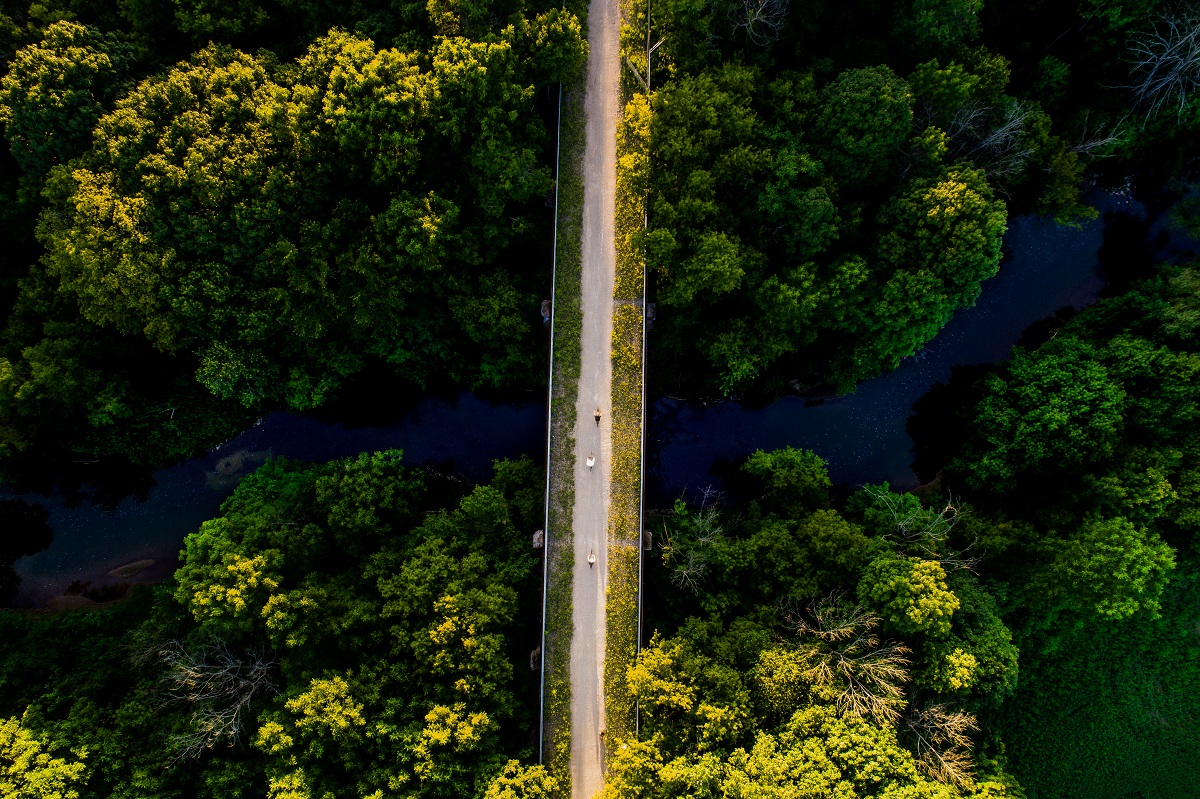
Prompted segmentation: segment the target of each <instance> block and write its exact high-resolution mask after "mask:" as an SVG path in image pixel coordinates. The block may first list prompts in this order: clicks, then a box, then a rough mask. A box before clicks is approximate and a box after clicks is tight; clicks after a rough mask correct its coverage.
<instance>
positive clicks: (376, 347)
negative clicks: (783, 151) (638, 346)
mask: <svg viewBox="0 0 1200 799" xmlns="http://www.w3.org/2000/svg"><path fill="white" fill-rule="evenodd" d="M377 5H378V7H373V6H372V5H371V4H364V5H353V4H351V5H348V6H342V5H340V4H334V5H331V6H326V5H325V4H322V3H284V4H282V5H278V6H277V5H274V4H272V5H270V6H259V5H258V4H256V3H254V2H248V3H235V4H232V5H230V4H225V3H210V2H207V0H200V2H197V3H193V2H188V1H185V2H181V3H178V4H175V5H174V6H173V7H172V6H171V4H165V5H162V6H161V8H160V7H159V4H137V3H134V4H128V3H123V2H112V3H104V2H98V3H92V2H87V1H86V0H82V1H81V2H76V3H71V2H67V3H64V4H62V5H61V7H60V6H59V5H57V4H55V3H51V4H49V5H47V4H42V3H35V4H33V5H31V6H30V7H29V8H28V10H27V11H22V12H21V13H10V14H7V15H6V16H4V17H3V18H2V20H3V26H4V31H5V45H4V47H3V48H2V52H0V57H2V58H3V63H2V64H0V69H2V70H3V71H4V77H3V81H2V83H0V123H2V124H3V125H4V129H5V135H6V138H7V140H8V143H9V147H8V148H6V152H5V153H4V155H3V157H2V158H0V186H2V187H3V189H2V190H3V192H4V200H3V203H2V205H3V208H4V214H5V218H4V220H3V225H2V227H3V231H4V232H3V235H4V237H5V240H4V242H3V247H0V250H2V252H3V255H2V256H0V258H2V259H3V260H0V315H2V316H3V327H2V329H3V333H2V338H0V461H3V462H4V463H7V464H19V466H18V465H13V466H12V468H9V469H8V473H9V475H10V479H11V477H12V475H14V474H19V473H20V472H21V471H22V469H24V468H27V464H28V463H29V462H35V463H36V462H38V461H39V460H46V459H53V458H54V457H56V456H58V455H59V454H60V453H63V452H68V453H70V452H76V453H78V452H85V453H88V454H89V455H91V456H94V457H109V458H114V459H120V460H124V461H129V462H132V463H135V464H146V465H151V466H158V465H162V464H163V463H167V462H170V461H171V460H172V459H175V458H179V457H181V456H188V455H192V454H194V453H196V452H199V451H203V450H204V449H207V448H209V447H211V446H213V445H214V444H216V443H219V442H221V441H223V440H225V439H227V438H228V437H229V436H230V435H231V434H232V433H233V432H236V431H237V430H239V429H241V428H242V427H244V426H245V425H246V424H247V423H248V421H250V420H253V418H254V417H255V416H256V415H258V414H261V413H262V412H264V411H268V410H272V409H276V408H292V409H310V408H314V407H317V406H319V405H321V404H322V403H323V402H325V401H326V400H327V399H328V398H329V397H330V396H331V395H334V394H336V393H337V392H338V390H339V388H340V387H342V386H343V385H344V384H345V383H346V381H347V380H352V379H353V378H354V376H355V375H358V374H360V373H362V372H364V371H367V370H371V369H375V370H385V371H387V372H388V373H389V374H391V375H394V376H396V378H397V379H398V380H399V381H400V383H401V385H406V386H408V387H409V391H410V392H416V391H419V390H420V389H422V388H424V387H427V386H429V385H430V384H431V383H437V382H450V383H451V384H454V385H467V386H474V387H478V388H485V389H486V388H497V387H511V386H514V385H527V384H529V383H532V382H535V381H536V380H537V379H538V377H539V376H540V375H541V373H542V371H543V369H542V368H541V366H542V363H543V362H544V357H545V356H544V355H542V354H541V352H540V348H539V347H538V346H536V344H537V339H536V337H534V336H533V335H532V333H533V332H534V331H535V330H536V327H535V324H536V321H537V319H538V317H537V307H538V304H539V303H540V301H541V298H542V290H543V288H542V273H543V271H544V268H543V267H544V263H543V262H542V261H541V258H542V253H543V251H544V250H545V249H546V246H545V244H544V242H545V241H546V239H547V238H548V236H549V224H550V217H549V212H548V211H547V209H546V202H547V199H546V198H547V195H548V194H552V188H553V181H552V175H551V166H552V163H551V161H550V155H551V154H552V153H553V143H554V142H553V136H552V135H551V134H550V133H549V132H548V130H547V121H546V119H545V118H544V116H545V115H544V113H543V110H544V109H542V108H541V107H540V106H539V102H543V101H544V94H545V91H544V90H548V89H550V88H551V87H553V86H554V85H556V84H557V83H558V82H560V81H562V80H566V79H569V78H570V77H572V76H573V75H575V74H577V73H578V70H579V69H580V67H581V64H582V62H583V59H584V58H585V56H586V44H585V43H584V41H583V39H582V38H581V28H580V22H579V19H578V18H577V17H576V16H575V14H574V13H572V12H571V11H569V10H567V9H565V8H558V7H548V8H538V7H532V6H531V7H525V6H523V5H521V4H519V3H513V4H505V5H503V6H496V7H492V6H489V5H468V4H460V3H457V2H447V3H444V4H442V3H435V4H434V5H431V6H430V8H429V9H426V8H425V7H424V6H422V5H418V4H403V3H397V4H394V5H393V4H389V3H379V4H377ZM164 9H166V11H165V12H164ZM550 121H551V122H553V120H550ZM545 257H546V259H547V260H548V254H547V255H546V256H545Z"/></svg>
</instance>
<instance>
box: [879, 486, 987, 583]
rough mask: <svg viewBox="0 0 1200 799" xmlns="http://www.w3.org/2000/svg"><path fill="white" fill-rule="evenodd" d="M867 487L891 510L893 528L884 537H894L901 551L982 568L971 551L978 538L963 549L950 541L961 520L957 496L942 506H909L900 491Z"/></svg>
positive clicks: (957, 565)
mask: <svg viewBox="0 0 1200 799" xmlns="http://www.w3.org/2000/svg"><path fill="white" fill-rule="evenodd" d="M863 490H864V491H866V492H867V493H868V494H870V495H871V496H872V497H873V498H874V499H875V501H876V502H878V503H879V504H880V505H882V506H883V507H884V508H885V509H886V510H887V511H888V512H889V513H891V516H892V529H891V530H889V531H888V532H887V533H884V536H883V537H884V539H885V540H887V541H891V542H892V543H893V544H894V545H895V546H896V549H897V550H898V551H899V552H900V554H903V555H917V556H919V557H921V558H924V559H925V560H936V561H937V562H939V563H941V564H942V565H943V566H945V567H948V568H952V569H966V570H967V571H970V572H974V571H975V569H976V568H978V566H979V563H980V558H977V557H974V556H970V555H968V554H967V553H968V552H969V551H970V550H971V549H972V548H973V547H974V546H975V544H976V542H975V541H972V542H971V543H970V544H968V545H967V546H966V547H964V548H963V549H961V550H958V549H954V548H953V547H951V546H950V544H949V539H950V531H951V530H953V529H954V526H955V525H956V524H958V521H959V507H958V503H957V502H956V500H955V499H954V497H953V496H951V497H950V498H949V499H947V500H946V504H945V505H943V506H942V508H941V509H940V510H933V509H930V508H925V507H924V506H922V505H919V504H918V505H916V506H915V507H914V506H911V505H909V506H908V507H905V506H904V505H902V504H901V501H900V496H899V495H897V494H893V493H891V492H890V491H886V490H884V489H881V488H876V487H874V486H866V487H865V488H864V489H863Z"/></svg>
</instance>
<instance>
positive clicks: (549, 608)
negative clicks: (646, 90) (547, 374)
mask: <svg viewBox="0 0 1200 799" xmlns="http://www.w3.org/2000/svg"><path fill="white" fill-rule="evenodd" d="M582 83H583V81H582V79H579V80H576V81H575V82H574V83H573V84H572V85H571V86H569V87H564V89H563V99H562V122H561V128H560V135H561V137H562V138H561V153H560V155H559V175H558V197H557V203H558V204H557V208H558V220H557V225H558V230H557V232H556V235H557V239H556V241H557V245H556V256H555V267H554V268H555V281H554V282H555V288H554V302H555V307H554V345H553V346H554V353H553V363H552V365H551V368H552V370H553V375H552V377H551V391H552V393H551V396H550V414H551V423H552V425H553V427H552V428H551V430H550V464H551V468H550V471H549V474H548V475H547V479H548V480H549V504H548V507H547V509H546V516H547V520H548V525H549V527H548V529H547V533H548V541H547V544H546V558H547V562H546V563H547V565H546V568H547V570H548V571H547V579H548V593H547V595H546V619H545V629H546V644H545V646H546V649H545V651H544V652H543V653H542V656H543V657H544V658H545V659H546V666H545V669H546V685H545V696H544V697H543V701H544V703H545V706H544V710H545V724H546V728H545V729H544V730H543V733H542V734H543V746H544V749H543V755H542V762H543V763H545V764H546V767H547V768H548V769H549V771H550V773H551V774H552V775H554V778H555V780H556V785H557V787H556V789H555V796H559V797H569V796H570V795H571V770H570V765H571V639H572V637H573V635H574V630H575V623H574V619H573V616H572V603H571V598H572V596H573V595H574V575H575V571H574V566H575V530H574V515H573V514H574V510H575V435H574V430H575V422H576V413H575V402H576V400H577V398H578V396H579V369H580V357H581V353H580V348H581V345H582V340H583V339H582V337H583V311H582V307H581V299H580V298H581V295H582V291H583V263H582V238H581V237H582V233H583V152H584V144H585V142H584V121H585V120H584V116H583V91H584V89H583V85H582Z"/></svg>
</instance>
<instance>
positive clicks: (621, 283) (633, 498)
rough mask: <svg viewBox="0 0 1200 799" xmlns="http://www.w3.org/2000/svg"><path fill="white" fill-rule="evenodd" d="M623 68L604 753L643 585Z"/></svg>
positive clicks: (644, 165) (640, 131)
mask: <svg viewBox="0 0 1200 799" xmlns="http://www.w3.org/2000/svg"><path fill="white" fill-rule="evenodd" d="M621 16H622V21H623V22H622V26H621V33H620V52H621V58H622V60H625V59H629V58H630V57H631V56H632V57H636V56H637V54H638V53H637V51H638V48H637V45H636V43H637V42H638V41H640V37H642V36H643V34H642V33H640V32H639V31H644V30H645V28H644V26H643V27H639V26H638V25H637V24H636V22H637V19H638V17H637V10H636V8H635V4H634V3H630V2H625V3H622V4H621ZM631 74H632V73H631V72H629V71H627V70H626V69H624V68H622V70H621V80H620V86H621V105H622V112H621V117H620V119H619V121H618V122H617V177H616V187H617V197H616V219H615V229H616V239H617V240H616V275H615V279H614V285H613V298H614V300H615V308H614V309H613V326H612V329H613V333H612V398H613V400H612V448H613V457H612V460H613V466H612V490H611V496H610V503H611V504H610V508H609V529H608V597H607V601H606V606H607V607H606V613H607V628H606V636H605V660H604V694H605V702H606V704H607V707H606V713H605V719H606V720H605V727H606V736H607V737H606V743H607V754H608V755H609V756H610V757H611V754H612V752H613V751H614V750H615V749H616V748H619V747H620V746H622V745H623V744H624V743H625V742H626V741H628V740H631V739H632V737H633V735H634V733H635V726H636V706H635V703H634V699H633V697H632V696H631V695H630V693H629V691H628V690H627V688H626V685H625V679H624V675H625V672H626V671H627V670H628V669H629V667H630V666H632V665H633V664H634V662H635V659H636V657H637V653H638V649H639V646H640V642H639V641H638V640H637V631H638V602H639V596H638V594H639V591H640V589H641V585H640V580H641V574H640V571H639V569H640V566H641V563H640V559H639V558H640V554H641V553H640V549H639V548H640V546H641V543H640V542H641V538H642V534H641V533H642V531H641V524H642V502H643V493H644V487H643V485H642V472H643V468H642V459H643V458H644V457H645V453H644V452H643V451H642V433H643V429H644V428H643V426H644V424H645V419H644V418H643V415H644V413H645V363H644V353H645V350H646V342H645V336H646V323H645V319H646V314H645V308H644V305H643V300H644V297H645V290H646V260H645V253H644V251H643V250H642V246H641V245H642V241H643V238H644V237H643V233H644V229H645V221H646V216H645V208H646V181H647V178H648V173H647V169H648V166H649V164H648V157H647V156H648V152H647V148H648V145H649V140H648V136H649V132H650V131H649V122H650V108H649V103H648V101H647V97H646V94H645V87H644V86H642V85H640V84H637V83H635V81H634V79H633V78H631Z"/></svg>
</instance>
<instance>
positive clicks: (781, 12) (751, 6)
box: [729, 0, 788, 47]
mask: <svg viewBox="0 0 1200 799" xmlns="http://www.w3.org/2000/svg"><path fill="white" fill-rule="evenodd" d="M787 13H788V3H787V0H739V2H738V3H736V4H734V7H733V8H732V9H731V10H730V12H729V21H730V22H731V23H732V24H733V27H734V29H737V28H743V29H745V31H746V37H747V38H748V39H750V41H751V42H753V43H754V44H756V45H758V46H759V47H766V46H767V45H768V44H770V43H771V42H774V41H776V40H778V39H779V35H780V34H781V33H783V26H784V24H785V22H786V21H787Z"/></svg>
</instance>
